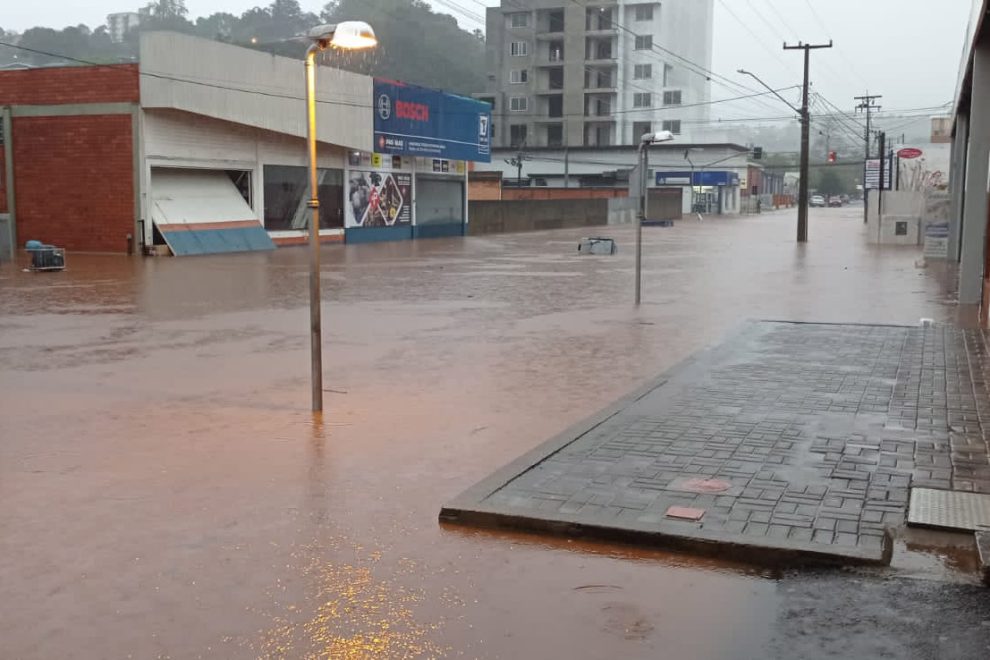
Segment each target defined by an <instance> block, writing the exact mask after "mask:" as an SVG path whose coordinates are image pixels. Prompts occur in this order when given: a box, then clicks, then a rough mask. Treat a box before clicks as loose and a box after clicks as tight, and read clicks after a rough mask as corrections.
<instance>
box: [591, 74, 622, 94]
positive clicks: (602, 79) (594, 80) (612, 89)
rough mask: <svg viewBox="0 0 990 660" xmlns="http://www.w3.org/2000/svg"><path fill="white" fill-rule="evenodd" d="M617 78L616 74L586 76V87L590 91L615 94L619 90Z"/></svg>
mask: <svg viewBox="0 0 990 660" xmlns="http://www.w3.org/2000/svg"><path fill="white" fill-rule="evenodd" d="M615 80H616V79H615V76H603V75H598V76H585V78H584V89H585V91H587V92H590V93H599V94H615V93H616V92H617V91H618V86H617V85H616V82H615Z"/></svg>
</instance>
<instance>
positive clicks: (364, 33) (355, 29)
mask: <svg viewBox="0 0 990 660" xmlns="http://www.w3.org/2000/svg"><path fill="white" fill-rule="evenodd" d="M306 36H307V37H308V38H309V39H310V40H311V41H313V43H315V44H316V45H317V46H319V47H320V48H327V47H328V46H332V47H333V48H340V49H343V50H364V49H367V48H374V47H375V46H377V45H378V39H377V38H376V37H375V31H374V30H372V29H371V26H370V25H368V24H367V23H365V22H364V21H343V22H341V23H331V24H329V25H317V26H316V27H314V28H312V29H310V31H309V32H307V33H306Z"/></svg>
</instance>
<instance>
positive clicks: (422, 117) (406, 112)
mask: <svg viewBox="0 0 990 660" xmlns="http://www.w3.org/2000/svg"><path fill="white" fill-rule="evenodd" d="M373 98H374V99H375V102H374V107H375V113H374V118H375V122H374V131H375V133H374V144H375V149H376V151H377V152H378V153H387V154H399V155H403V156H428V157H431V158H441V159H448V160H473V161H478V162H483V163H488V162H490V161H491V117H492V113H491V106H489V105H488V104H487V103H482V102H481V101H476V100H474V99H469V98H466V97H463V96H456V95H454V94H446V93H444V92H439V91H436V90H433V89H427V88H425V87H417V86H415V85H407V84H405V83H401V82H395V81H391V80H381V79H378V78H376V79H375V85H374V95H373Z"/></svg>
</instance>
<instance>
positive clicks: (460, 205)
mask: <svg viewBox="0 0 990 660" xmlns="http://www.w3.org/2000/svg"><path fill="white" fill-rule="evenodd" d="M463 222H464V182H463V181H461V180H453V181H452V180H449V179H448V180H444V179H427V178H425V177H417V179H416V224H417V225H441V224H454V223H463Z"/></svg>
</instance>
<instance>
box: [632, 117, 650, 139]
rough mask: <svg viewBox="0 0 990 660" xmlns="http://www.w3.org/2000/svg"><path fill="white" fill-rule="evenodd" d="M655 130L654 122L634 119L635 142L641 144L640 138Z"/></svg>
mask: <svg viewBox="0 0 990 660" xmlns="http://www.w3.org/2000/svg"><path fill="white" fill-rule="evenodd" d="M652 132H653V124H651V123H650V122H648V121H634V122H633V134H632V136H633V143H634V144H639V140H640V138H642V137H643V136H644V135H646V134H647V133H652Z"/></svg>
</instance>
